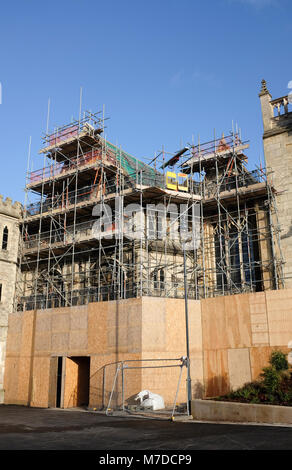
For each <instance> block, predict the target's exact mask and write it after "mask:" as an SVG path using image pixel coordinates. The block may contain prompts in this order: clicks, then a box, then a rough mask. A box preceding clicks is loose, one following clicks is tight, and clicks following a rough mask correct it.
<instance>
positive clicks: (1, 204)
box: [0, 195, 22, 403]
mask: <svg viewBox="0 0 292 470" xmlns="http://www.w3.org/2000/svg"><path fill="white" fill-rule="evenodd" d="M21 210H22V206H21V204H20V203H19V202H15V203H14V204H12V200H11V199H9V198H6V200H5V201H3V196H2V195H0V403H3V400H4V387H3V380H4V369H5V367H4V366H5V352H6V338H7V329H8V317H9V314H10V313H12V311H13V300H14V294H15V285H16V278H17V270H18V261H19V260H18V254H19V250H18V248H19V238H20V237H19V233H20V232H19V219H20V217H21Z"/></svg>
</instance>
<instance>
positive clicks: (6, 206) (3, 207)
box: [0, 194, 23, 219]
mask: <svg viewBox="0 0 292 470" xmlns="http://www.w3.org/2000/svg"><path fill="white" fill-rule="evenodd" d="M22 209H23V207H22V204H21V203H20V202H18V201H15V202H13V201H12V199H11V198H10V197H7V198H6V199H5V200H3V195H2V194H0V214H3V215H7V216H10V217H14V218H15V219H19V218H20V217H21V216H22Z"/></svg>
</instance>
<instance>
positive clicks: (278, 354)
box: [269, 351, 289, 371]
mask: <svg viewBox="0 0 292 470" xmlns="http://www.w3.org/2000/svg"><path fill="white" fill-rule="evenodd" d="M269 363H270V364H271V366H272V367H274V368H275V369H276V370H278V371H280V370H288V369H289V364H288V361H287V354H284V353H283V352H282V351H273V352H272V354H271V357H270V360H269Z"/></svg>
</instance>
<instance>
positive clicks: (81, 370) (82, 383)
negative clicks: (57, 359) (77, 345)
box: [64, 356, 90, 408]
mask: <svg viewBox="0 0 292 470" xmlns="http://www.w3.org/2000/svg"><path fill="white" fill-rule="evenodd" d="M89 381H90V357H88V356H71V357H67V358H66V378H65V389H64V408H71V407H79V406H88V404H89Z"/></svg>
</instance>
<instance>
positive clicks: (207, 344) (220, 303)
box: [201, 297, 229, 350]
mask: <svg viewBox="0 0 292 470" xmlns="http://www.w3.org/2000/svg"><path fill="white" fill-rule="evenodd" d="M201 305H202V334H203V349H206V350H209V349H211V350H215V349H224V348H228V347H229V343H228V337H227V325H226V315H225V302H224V297H217V298H211V299H203V300H202V301H201Z"/></svg>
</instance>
